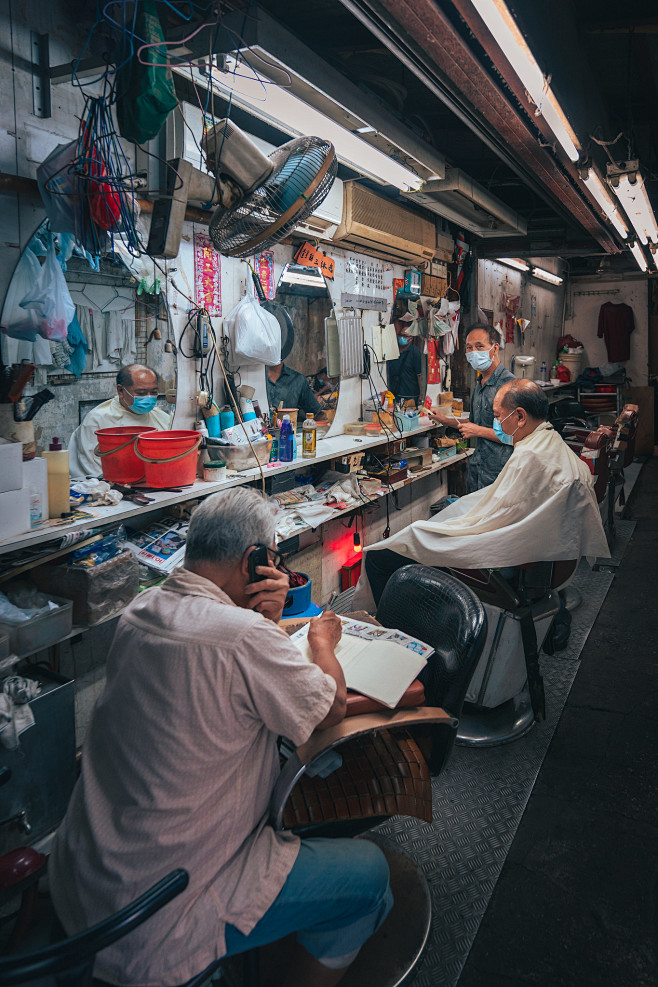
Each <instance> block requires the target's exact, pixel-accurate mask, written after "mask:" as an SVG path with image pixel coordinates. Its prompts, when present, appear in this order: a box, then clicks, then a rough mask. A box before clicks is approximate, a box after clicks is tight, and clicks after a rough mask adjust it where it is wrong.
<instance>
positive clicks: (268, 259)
mask: <svg viewBox="0 0 658 987" xmlns="http://www.w3.org/2000/svg"><path fill="white" fill-rule="evenodd" d="M254 270H255V271H256V274H257V275H258V277H259V278H260V283H261V284H262V286H263V292H264V293H265V297H266V298H269V299H270V300H271V299H273V298H274V296H275V295H276V284H275V282H274V254H273V253H272V251H271V250H263V252H262V253H260V254H259V255H258V256H257V257H254ZM254 291H255V289H254Z"/></svg>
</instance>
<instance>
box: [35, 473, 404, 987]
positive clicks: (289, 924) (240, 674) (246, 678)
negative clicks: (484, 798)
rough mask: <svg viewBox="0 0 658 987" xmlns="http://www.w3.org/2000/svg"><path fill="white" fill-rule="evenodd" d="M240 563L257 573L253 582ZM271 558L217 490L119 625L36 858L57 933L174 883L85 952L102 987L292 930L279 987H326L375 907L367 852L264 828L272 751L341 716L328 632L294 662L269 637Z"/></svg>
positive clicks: (382, 862) (285, 645) (261, 535)
mask: <svg viewBox="0 0 658 987" xmlns="http://www.w3.org/2000/svg"><path fill="white" fill-rule="evenodd" d="M255 549H259V550H260V554H261V555H262V554H263V552H264V551H267V553H268V554H269V559H270V563H269V564H268V565H267V566H257V567H256V568H255V572H256V575H257V576H258V577H259V580H258V581H252V580H251V578H250V574H249V568H250V566H249V557H250V555H251V553H252V552H254V550H255ZM252 562H255V560H252ZM276 562H277V556H276V552H275V550H274V512H273V510H272V507H271V506H270V504H269V503H268V502H267V501H266V500H265V499H264V498H262V497H261V496H260V495H259V494H257V493H256V492H255V491H253V490H250V489H247V488H236V489H234V490H229V491H226V492H223V493H218V494H215V495H214V496H212V497H209V498H208V499H207V500H205V501H204V502H203V503H202V504H201V505H200V506H199V507H198V508H197V510H196V511H195V512H194V515H193V517H192V521H191V523H190V527H189V530H188V538H187V546H186V556H185V567H184V568H183V569H178V570H176V571H175V572H174V573H173V574H172V575H171V576H169V578H168V579H167V580H166V582H165V583H164V584H163V585H162V586H160V587H158V588H154V589H149V590H146V591H145V592H143V593H140V594H139V596H138V597H137V598H136V599H135V600H133V602H132V603H131V604H130V605H129V606H128V607H127V609H126V610H125V611H124V614H123V616H122V617H121V619H120V621H119V626H118V628H117V632H116V636H115V638H114V642H113V644H112V648H111V651H110V654H109V657H108V662H107V683H106V686H105V690H104V692H103V695H102V696H101V698H100V700H99V702H98V705H97V706H96V709H95V710H94V714H93V717H92V722H91V725H90V728H89V733H88V735H87V739H86V741H85V747H84V751H83V759H82V774H81V777H80V780H79V781H78V783H77V786H76V788H75V791H74V793H73V797H72V799H71V803H70V805H69V809H68V812H67V815H66V818H65V819H64V822H63V824H62V826H61V828H60V829H59V831H58V833H57V835H56V838H55V844H54V847H53V851H52V854H51V857H50V864H49V878H50V886H51V893H52V897H53V901H54V904H55V909H56V911H57V914H58V916H59V919H60V921H61V922H62V925H63V926H64V928H65V930H66V932H67V933H69V934H71V933H74V932H78V931H79V930H81V929H84V928H87V927H88V926H90V925H93V924H94V923H95V922H97V921H99V920H100V919H102V918H104V917H106V916H107V915H110V914H111V913H113V912H115V911H117V910H118V909H120V908H121V907H122V906H124V905H126V904H127V903H128V902H130V901H132V900H133V899H135V898H136V897H137V896H138V895H139V894H141V893H142V892H143V891H145V890H146V889H147V888H149V887H150V886H151V885H152V884H154V883H155V882H156V881H157V880H158V879H159V878H161V877H163V876H164V875H166V874H168V873H169V872H170V871H171V870H173V869H174V868H176V867H183V868H185V870H187V871H188V873H189V875H190V882H189V885H188V887H187V889H186V890H185V891H184V892H183V893H182V894H181V895H179V896H178V897H177V898H176V899H175V900H174V901H172V902H170V903H169V904H168V905H167V906H166V907H165V908H163V909H162V910H161V911H160V912H158V914H157V915H155V916H154V917H152V918H151V919H150V920H149V921H148V922H147V923H145V925H143V926H142V927H141V928H139V929H137V930H135V931H134V932H132V933H130V934H129V935H127V936H125V937H124V938H123V939H121V940H120V941H119V942H117V943H115V944H114V945H113V946H110V947H109V948H108V949H106V950H103V951H102V952H101V953H100V954H99V956H98V960H97V968H96V970H95V973H96V975H97V976H98V977H100V978H102V979H103V980H105V981H108V982H109V983H111V984H117V985H123V984H126V985H127V984H131V985H132V984H162V985H165V984H180V983H183V982H185V981H187V980H189V979H190V978H192V977H193V976H197V975H198V974H200V973H201V972H202V971H204V970H205V969H206V968H208V967H209V966H210V965H211V964H212V963H213V962H214V961H215V960H216V959H217V958H219V957H222V956H225V955H230V954H232V953H240V952H243V951H245V950H247V949H251V948H252V947H254V946H259V945H262V944H264V943H267V942H271V941H273V940H275V939H280V938H283V937H284V936H287V935H288V934H289V933H291V932H296V933H297V952H296V954H295V955H294V957H293V961H292V965H291V966H290V968H289V969H288V970H287V971H284V972H283V973H282V974H281V976H280V979H279V981H278V982H279V983H280V984H281V985H282V987H309V985H311V984H313V985H314V987H332V985H334V984H337V983H338V982H339V981H340V980H341V979H342V977H343V975H344V973H345V970H346V969H347V967H348V966H349V965H350V963H351V962H352V961H353V959H354V958H355V956H356V954H357V953H358V951H359V948H360V947H361V945H362V944H363V943H364V942H365V941H366V940H367V939H368V938H369V936H371V935H372V933H373V932H374V931H375V930H376V929H377V928H378V927H379V925H380V924H381V923H382V922H383V920H384V918H385V917H386V915H387V913H388V911H389V909H390V907H391V903H392V897H391V892H390V888H389V875H388V866H387V864H386V859H385V857H384V855H383V854H382V853H381V851H380V850H379V849H378V848H377V847H376V846H375V845H374V844H372V843H364V842H362V841H358V843H357V842H354V841H353V840H340V839H336V840H323V839H309V840H300V839H299V838H298V837H296V836H294V835H293V834H292V833H290V832H276V831H275V830H274V829H273V828H272V827H271V826H270V825H269V824H268V805H269V801H270V796H271V793H272V789H273V787H274V783H275V781H276V779H277V776H278V774H279V753H278V749H277V738H278V737H279V736H280V735H282V736H284V737H286V738H289V739H290V740H291V741H292V742H293V744H295V745H300V744H302V743H304V742H305V741H306V740H307V739H308V738H309V736H310V734H311V733H312V731H313V730H316V729H319V730H321V729H323V728H325V727H329V726H332V725H334V724H336V723H338V722H340V721H341V719H342V718H343V716H344V713H345V703H346V690H345V680H344V677H343V673H342V670H341V668H340V665H339V664H338V662H337V660H336V657H335V653H334V650H335V648H336V646H337V644H338V641H339V640H340V635H341V626H340V621H339V619H338V618H337V617H336V616H335V615H334V614H331V613H325V614H323V615H322V617H320V618H317V619H316V620H314V621H313V622H312V625H311V627H310V629H309V635H308V640H309V645H310V650H311V658H312V661H311V662H308V661H306V660H305V659H304V658H303V657H302V655H301V653H300V651H299V650H298V649H297V647H296V646H295V645H294V644H292V643H291V642H290V640H289V638H288V636H287V635H286V634H285V632H284V631H283V630H281V629H280V628H279V627H277V623H276V622H277V621H278V620H279V618H280V617H281V612H282V609H283V604H284V602H285V598H286V594H287V591H288V588H289V584H288V577H287V576H286V575H285V574H284V573H282V572H279V571H278V570H277V569H276V567H275V564H276Z"/></svg>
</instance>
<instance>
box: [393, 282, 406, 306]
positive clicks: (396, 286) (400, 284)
mask: <svg viewBox="0 0 658 987" xmlns="http://www.w3.org/2000/svg"><path fill="white" fill-rule="evenodd" d="M398 291H404V278H393V301H395V299H396V298H397V296H398Z"/></svg>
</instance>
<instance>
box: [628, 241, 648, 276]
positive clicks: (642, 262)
mask: <svg viewBox="0 0 658 987" xmlns="http://www.w3.org/2000/svg"><path fill="white" fill-rule="evenodd" d="M629 247H630V251H631V253H632V254H633V257H635V260H636V261H637V266H638V267H639V268H640V270H641V271H643V272H644V271H646V270H647V268H648V264H647V259H646V257H645V256H644V251H643V250H642V247H641V246H640V244H639V243H631V244H629Z"/></svg>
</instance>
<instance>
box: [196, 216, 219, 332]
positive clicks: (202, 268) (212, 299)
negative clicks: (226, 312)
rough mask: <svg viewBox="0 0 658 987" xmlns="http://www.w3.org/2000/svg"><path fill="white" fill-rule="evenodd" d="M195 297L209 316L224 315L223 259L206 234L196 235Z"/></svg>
mask: <svg viewBox="0 0 658 987" xmlns="http://www.w3.org/2000/svg"><path fill="white" fill-rule="evenodd" d="M194 297H195V298H196V303H197V305H198V306H199V308H205V309H206V310H207V312H208V315H210V316H214V315H221V314H222V287H221V257H220V255H219V254H218V253H217V251H216V250H215V248H214V247H213V244H212V240H211V239H210V237H209V236H207V234H205V233H198V232H196V231H195V233H194Z"/></svg>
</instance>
